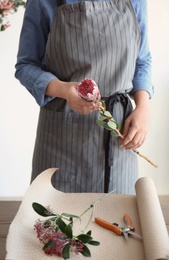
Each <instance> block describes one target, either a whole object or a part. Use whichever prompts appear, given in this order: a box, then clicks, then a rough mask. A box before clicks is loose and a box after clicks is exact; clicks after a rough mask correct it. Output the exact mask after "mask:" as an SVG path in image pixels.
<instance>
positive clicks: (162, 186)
mask: <svg viewBox="0 0 169 260" xmlns="http://www.w3.org/2000/svg"><path fill="white" fill-rule="evenodd" d="M148 6H149V39H150V47H151V53H152V56H153V82H154V85H155V95H154V97H153V99H152V101H151V106H152V109H151V120H150V126H149V134H148V137H147V140H146V143H145V144H144V145H143V146H142V147H141V148H140V149H139V151H140V152H142V153H144V154H145V155H146V156H148V157H149V158H150V159H152V160H153V161H154V162H156V163H157V164H158V166H159V167H158V169H156V168H154V167H153V166H151V165H150V164H149V163H148V162H146V161H145V160H144V159H142V158H140V157H139V168H140V176H149V177H150V178H152V179H153V181H154V182H155V185H156V188H157V192H158V194H169V154H168V147H169V138H168V133H169V120H168V111H169V30H168V28H169V16H168V10H169V0H161V1H159V0H148ZM22 17H23V9H22V8H20V9H19V12H17V13H16V14H14V15H11V16H10V22H11V27H10V28H9V29H7V30H6V31H5V32H0V50H1V55H0V89H1V95H0V198H1V199H3V198H5V197H15V198H16V197H22V196H23V195H24V194H25V192H26V190H27V188H28V186H29V181H30V175H31V159H32V152H33V146H34V141H35V133H36V126H37V118H38V111H39V108H38V105H37V104H36V103H35V101H34V99H33V98H32V97H31V95H30V94H29V93H28V92H27V90H25V88H24V87H23V86H21V85H20V83H19V82H18V81H17V80H16V79H15V78H14V71H15V70H14V65H15V62H16V53H17V49H18V39H19V33H20V29H21V24H22Z"/></svg>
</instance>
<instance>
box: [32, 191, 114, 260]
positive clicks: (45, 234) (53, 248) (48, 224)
mask: <svg viewBox="0 0 169 260" xmlns="http://www.w3.org/2000/svg"><path fill="white" fill-rule="evenodd" d="M113 192H114V191H111V192H109V193H107V194H104V195H103V196H101V197H100V198H99V199H97V200H96V201H95V202H94V203H92V204H91V205H90V206H89V207H88V208H87V209H86V210H85V211H84V212H82V214H80V215H79V216H77V215H74V214H69V213H62V214H58V213H55V212H54V211H52V210H51V209H50V207H44V206H42V205H41V204H39V203H37V202H34V203H33V204H32V207H33V209H34V211H35V212H36V213H37V214H39V215H40V216H43V217H46V218H47V219H46V220H40V219H38V220H36V222H35V224H34V229H35V231H36V233H37V238H38V239H39V241H40V242H41V243H42V244H43V251H44V253H45V254H46V255H50V256H52V255H56V256H60V257H62V258H63V259H65V260H66V259H70V258H71V255H72V254H76V255H78V254H82V255H83V256H85V257H90V256H91V253H90V249H89V247H88V245H93V246H98V245H100V242H98V241H95V240H93V237H92V231H91V230H89V231H87V232H86V229H87V228H88V226H89V224H90V222H91V220H92V217H93V213H94V209H95V206H96V204H97V203H98V202H100V201H102V200H103V199H104V198H105V197H107V196H108V195H109V194H111V193H113ZM88 211H91V214H90V216H89V220H88V222H87V224H86V226H85V228H84V230H81V233H80V234H78V235H76V234H74V224H75V222H76V221H79V224H80V223H81V221H82V217H83V216H84V215H85V214H86V213H87V212H88Z"/></svg>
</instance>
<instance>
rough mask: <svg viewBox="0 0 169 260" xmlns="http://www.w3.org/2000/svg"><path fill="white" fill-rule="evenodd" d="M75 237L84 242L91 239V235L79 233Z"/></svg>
mask: <svg viewBox="0 0 169 260" xmlns="http://www.w3.org/2000/svg"><path fill="white" fill-rule="evenodd" d="M77 239H78V240H80V241H82V242H83V243H85V244H86V243H89V242H90V241H91V240H92V237H91V236H90V235H88V234H81V235H79V236H77Z"/></svg>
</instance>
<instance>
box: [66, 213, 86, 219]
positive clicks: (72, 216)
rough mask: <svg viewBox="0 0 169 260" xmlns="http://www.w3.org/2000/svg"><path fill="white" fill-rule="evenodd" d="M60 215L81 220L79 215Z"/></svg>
mask: <svg viewBox="0 0 169 260" xmlns="http://www.w3.org/2000/svg"><path fill="white" fill-rule="evenodd" d="M61 216H64V217H68V218H77V219H79V220H81V218H80V217H79V216H77V215H72V214H68V213H62V215H61Z"/></svg>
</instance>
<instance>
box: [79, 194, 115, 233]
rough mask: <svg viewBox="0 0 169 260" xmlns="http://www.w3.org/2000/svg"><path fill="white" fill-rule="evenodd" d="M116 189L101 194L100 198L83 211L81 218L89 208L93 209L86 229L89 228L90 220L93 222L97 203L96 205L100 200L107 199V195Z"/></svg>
mask: <svg viewBox="0 0 169 260" xmlns="http://www.w3.org/2000/svg"><path fill="white" fill-rule="evenodd" d="M114 191H115V190H112V191H110V192H109V193H106V194H104V195H103V196H101V197H100V198H98V199H97V200H96V201H94V202H93V203H92V204H91V205H90V206H89V207H88V208H87V209H86V210H85V211H83V212H82V214H81V215H80V216H79V217H80V218H81V217H82V216H84V215H85V214H86V213H87V212H88V211H89V210H92V212H91V215H90V218H89V220H88V222H87V225H86V227H85V229H84V231H85V230H86V229H87V227H88V226H89V224H90V222H91V219H92V217H93V213H94V209H95V205H96V204H97V203H99V202H100V201H102V200H103V199H105V198H106V197H107V196H109V195H110V194H112V193H113V192H114Z"/></svg>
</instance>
